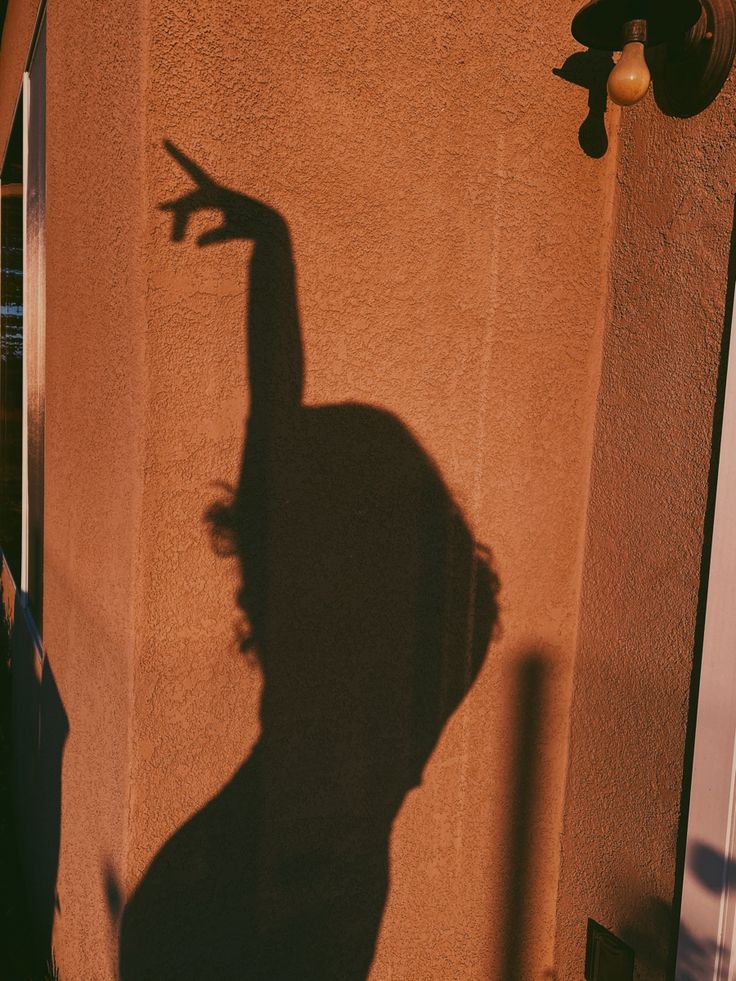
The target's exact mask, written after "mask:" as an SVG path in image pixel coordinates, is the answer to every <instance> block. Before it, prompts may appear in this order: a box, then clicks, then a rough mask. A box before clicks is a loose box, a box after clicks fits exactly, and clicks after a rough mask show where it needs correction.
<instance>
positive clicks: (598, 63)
mask: <svg viewBox="0 0 736 981" xmlns="http://www.w3.org/2000/svg"><path fill="white" fill-rule="evenodd" d="M612 68H613V58H612V57H611V53H610V51H594V50H590V51H577V52H575V54H571V55H570V57H569V58H567V59H566V60H565V63H564V65H563V66H562V67H561V68H553V69H552V73H553V75H557V76H558V77H559V78H562V79H564V80H565V81H566V82H572V84H573V85H578V86H580V87H581V88H584V89H587V90H588V115H587V116H586V117H585V119H584V120H583V122H582V123H581V125H580V129H579V131H578V141H579V143H580V148H581V150H582V151H583V152H584V153H585V154H586V155H587V156H589V157H594V158H598V157H603V156H604V155H605V153H606V151H607V150H608V135H607V133H606V126H605V122H604V118H605V114H606V108H607V93H606V84H607V81H608V76H609V75H610V74H611V69H612Z"/></svg>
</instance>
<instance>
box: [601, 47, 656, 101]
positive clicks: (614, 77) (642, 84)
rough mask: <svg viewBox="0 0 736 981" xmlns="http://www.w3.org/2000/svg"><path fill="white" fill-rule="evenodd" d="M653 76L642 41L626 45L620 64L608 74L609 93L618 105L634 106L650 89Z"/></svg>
mask: <svg viewBox="0 0 736 981" xmlns="http://www.w3.org/2000/svg"><path fill="white" fill-rule="evenodd" d="M651 80H652V76H651V75H650V74H649V68H648V67H647V63H646V60H645V58H644V45H643V44H642V43H641V41H629V43H628V44H626V45H624V50H623V54H622V55H621V58H620V59H619V61H618V64H617V65H616V67H615V68H614V69H613V71H612V72H611V74H610V75H609V76H608V94H609V96H610V97H611V101H612V102H615V103H616V105H617V106H633V105H634V103H635V102H638V101H639V100H640V99H643V98H644V96H645V95H646V94H647V92H648V91H649V83H650V82H651Z"/></svg>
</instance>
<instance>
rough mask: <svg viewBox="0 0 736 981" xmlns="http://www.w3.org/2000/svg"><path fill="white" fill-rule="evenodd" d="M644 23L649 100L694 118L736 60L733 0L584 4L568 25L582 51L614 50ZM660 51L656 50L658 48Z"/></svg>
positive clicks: (671, 112) (632, 0)
mask: <svg viewBox="0 0 736 981" xmlns="http://www.w3.org/2000/svg"><path fill="white" fill-rule="evenodd" d="M640 20H642V21H646V24H647V40H646V45H647V48H654V49H655V50H654V51H652V54H651V57H650V56H648V58H647V60H650V61H651V65H652V74H653V76H654V87H655V96H656V99H657V103H658V105H659V106H660V108H661V109H662V110H663V111H664V112H666V113H667V114H668V115H672V116H681V117H688V116H695V115H697V114H698V113H699V112H702V111H703V110H704V109H705V108H707V106H709V105H710V104H711V102H712V101H713V100H714V99H715V98H716V96H717V95H718V93H719V92H720V91H721V89H722V88H723V86H724V84H725V82H726V79H727V78H728V76H729V74H730V72H731V68H732V66H733V62H734V58H735V57H736V0H590V2H589V3H586V4H585V6H584V7H583V8H582V9H581V10H580V11H578V13H577V14H576V16H575V18H574V19H573V22H572V33H573V36H574V37H575V38H576V40H578V41H580V43H581V44H584V45H586V47H588V48H595V49H599V50H604V51H620V50H622V48H623V46H624V43H625V36H626V29H627V28H630V27H631V25H632V23H633V22H638V21H640ZM660 46H661V47H660Z"/></svg>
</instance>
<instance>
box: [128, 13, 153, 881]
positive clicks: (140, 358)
mask: <svg viewBox="0 0 736 981" xmlns="http://www.w3.org/2000/svg"><path fill="white" fill-rule="evenodd" d="M139 25H140V49H139V66H140V82H139V93H140V115H139V129H138V141H139V146H138V153H139V163H138V177H139V181H140V188H139V197H138V207H139V214H138V240H137V248H138V269H139V277H140V284H141V287H142V292H141V302H140V305H139V308H138V314H139V316H140V317H141V318H142V324H141V328H142V334H141V340H140V342H139V344H138V350H137V352H136V354H137V364H136V368H137V377H138V380H139V394H140V400H139V404H138V412H137V425H136V440H137V442H136V469H137V472H138V476H139V482H138V487H137V493H138V500H137V502H136V511H137V514H136V527H135V547H134V549H133V553H132V556H131V562H132V566H133V568H132V576H133V589H132V611H131V612H132V617H131V619H132V624H133V643H132V664H131V668H130V672H129V680H128V720H129V722H128V733H127V735H128V744H127V774H126V780H127V787H126V795H125V797H126V815H125V823H124V834H123V846H122V859H123V869H122V877H123V881H122V886H123V892H124V898H125V899H127V890H128V884H129V881H130V872H131V870H130V868H129V858H130V854H129V852H130V838H131V827H130V825H131V820H132V815H133V807H134V793H135V788H134V766H135V757H134V749H135V736H136V728H137V723H138V719H137V716H136V710H135V681H136V674H137V665H138V658H139V656H140V637H141V629H140V628H141V622H140V621H141V610H142V609H143V603H142V596H141V588H142V577H141V561H140V557H141V540H142V525H143V498H144V491H145V456H146V426H147V420H146V412H145V409H146V404H147V402H146V398H145V393H146V390H147V387H148V386H147V359H146V346H147V341H148V287H149V272H148V262H147V249H146V245H147V233H148V179H147V178H148V157H147V149H148V142H147V136H148V126H147V122H148V87H149V49H150V30H149V25H150V6H149V0H139Z"/></svg>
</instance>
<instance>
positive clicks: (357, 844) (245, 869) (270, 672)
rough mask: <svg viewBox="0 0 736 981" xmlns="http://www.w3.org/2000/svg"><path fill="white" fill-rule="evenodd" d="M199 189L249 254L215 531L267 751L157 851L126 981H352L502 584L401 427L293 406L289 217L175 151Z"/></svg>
mask: <svg viewBox="0 0 736 981" xmlns="http://www.w3.org/2000/svg"><path fill="white" fill-rule="evenodd" d="M166 146H167V149H168V151H169V153H170V154H171V155H172V156H173V157H174V159H175V160H177V161H178V162H179V164H181V166H182V167H183V168H184V169H185V170H186V172H187V173H188V174H189V175H190V176H191V177H192V178H193V180H194V182H195V185H196V187H195V188H194V189H193V190H192V191H191V193H189V194H187V195H185V196H183V197H181V198H179V199H178V200H176V201H173V202H171V203H169V204H166V205H163V207H164V208H165V209H166V210H168V211H170V212H171V213H172V215H173V231H172V238H173V240H174V241H181V240H183V238H184V236H185V234H186V229H187V225H188V222H189V219H190V217H191V216H192V215H193V214H194V213H195V212H197V211H199V210H201V209H217V210H219V211H220V212H221V213H222V223H221V224H220V225H219V226H218V227H217V228H214V229H212V230H211V231H207V232H205V233H204V234H203V235H201V236H200V237H199V239H198V244H199V245H200V246H206V245H210V244H212V243H215V242H226V241H232V240H242V241H247V242H250V243H252V251H251V253H250V259H249V279H250V289H249V305H248V311H247V354H248V372H249V387H250V412H249V417H248V422H247V431H246V437H245V444H244V451H243V456H242V468H241V474H240V479H239V482H238V485H237V487H235V488H234V489H233V490H232V492H231V493H230V494H229V495H227V496H226V498H225V499H223V500H221V501H219V502H218V503H216V504H215V505H214V506H213V507H212V508H211V510H210V512H209V514H208V520H209V523H210V525H211V529H212V532H213V535H214V541H215V544H216V547H217V548H218V549H219V550H220V551H222V552H227V553H230V554H234V555H236V556H237V558H238V560H239V565H240V571H241V577H242V582H241V587H240V591H239V593H238V605H239V607H240V608H241V610H242V613H243V615H244V623H245V624H246V625H247V626H245V628H244V631H243V637H242V647H243V649H244V650H251V651H252V652H253V653H254V655H255V656H256V657H257V658H258V660H259V662H260V664H261V667H262V671H263V676H264V688H263V695H262V703H261V725H262V734H261V737H260V740H259V742H258V744H257V746H256V747H255V749H254V750H253V752H252V754H251V755H250V757H249V758H248V759H247V760H246V761H245V762H244V764H243V765H242V766H241V767H240V769H239V770H238V771H237V772H236V774H235V775H234V777H233V778H232V780H231V781H230V782H229V783H228V784H227V785H226V786H225V787H224V788H223V789H222V790H221V791H220V792H219V793H218V794H217V795H216V796H215V797H214V798H213V799H212V800H211V801H209V803H207V804H206V805H205V806H204V807H203V808H202V809H201V810H200V811H199V812H198V813H196V814H195V815H194V816H193V817H192V818H191V819H190V820H189V821H188V822H187V823H186V824H185V825H184V826H183V827H181V828H180V829H179V830H178V831H177V832H176V833H175V834H174V835H173V836H172V838H170V839H169V841H168V842H167V843H166V844H165V845H164V846H163V848H162V849H161V851H160V852H159V853H158V855H157V856H156V857H155V858H154V860H153V862H152V863H151V865H150V867H149V868H148V870H147V872H146V873H145V875H144V877H143V879H142V881H141V883H140V885H139V886H138V888H137V890H136V891H135V893H134V894H133V895H132V897H131V898H130V900H129V902H128V904H127V907H126V909H125V912H124V916H123V922H122V929H121V946H120V974H121V978H122V981H147V979H150V981H165V979H172V981H173V979H176V981H190V979H191V981H194V979H195V978H196V979H198V981H201V979H204V978H208V979H209V978H213V979H214V978H217V979H219V981H228V979H235V978H237V979H252V981H256V979H257V981H267V979H268V981H286V979H299V981H318V979H319V981H363V979H365V978H366V977H367V975H368V972H369V970H370V965H371V962H372V959H373V954H374V948H375V943H376V938H377V935H378V930H379V926H380V922H381V916H382V913H383V910H384V906H385V902H386V896H387V890H388V886H389V861H388V855H389V836H390V832H391V827H392V823H393V820H394V818H395V817H396V814H397V812H398V810H399V808H400V806H401V803H402V801H403V800H404V798H405V796H406V794H407V793H408V792H409V791H410V790H411V789H412V788H413V787H416V786H417V785H418V784H419V783H420V782H421V777H422V770H423V768H424V766H425V764H426V763H427V761H428V759H429V757H430V755H431V753H432V751H433V749H434V747H435V745H436V743H437V740H438V738H439V736H440V733H441V732H442V729H443V727H444V725H445V723H446V722H447V720H448V719H449V717H450V716H451V715H452V713H453V712H454V711H455V709H456V708H457V707H458V705H459V704H460V702H461V700H462V699H463V697H464V696H465V694H466V693H467V691H468V690H469V688H470V686H471V685H472V683H473V681H474V679H475V677H476V676H477V674H478V671H479V670H480V668H481V665H482V664H483V661H484V658H485V655H486V650H487V647H488V643H489V640H490V637H491V634H492V630H493V627H494V624H495V622H496V618H497V605H496V594H497V581H496V578H495V575H494V573H493V571H492V569H491V566H490V562H489V556H488V554H487V552H485V551H484V550H483V549H482V548H481V547H480V546H479V545H478V544H477V543H476V542H475V541H474V539H473V536H472V534H471V532H470V530H469V528H468V525H467V523H466V521H465V520H464V518H463V515H462V514H461V512H460V509H459V508H458V506H457V505H456V504H455V503H454V502H453V500H452V497H451V495H450V493H449V491H448V490H447V488H446V487H445V485H444V483H443V481H442V478H441V476H440V474H439V473H438V471H437V469H436V468H435V466H434V465H433V463H432V462H431V460H430V459H429V458H428V456H427V455H426V453H425V452H424V451H423V450H422V448H421V447H420V446H419V444H418V442H417V441H416V439H415V438H414V437H413V436H412V435H411V433H410V432H409V431H408V429H407V428H406V427H405V426H404V425H403V424H402V423H401V421H400V420H399V419H397V418H396V417H395V416H393V415H391V414H390V413H389V412H386V411H382V410H379V409H377V408H374V407H372V406H368V405H361V404H356V403H344V404H333V405H319V406H306V405H304V404H303V403H302V388H303V373H304V368H303V353H302V344H301V338H300V326H299V317H298V311H297V297H296V288H295V269H294V260H293V254H292V248H291V242H290V235H289V229H288V226H287V224H286V221H285V220H284V219H283V217H282V216H281V215H279V214H278V213H277V212H276V211H274V210H273V209H271V208H269V207H268V206H267V205H265V204H263V203H261V202H259V201H256V200H254V199H253V198H250V197H247V196H246V195H244V194H240V193H237V192H235V191H232V190H229V189H228V188H225V187H222V186H220V185H218V184H216V183H215V182H214V181H213V180H212V179H211V178H210V177H208V176H207V175H206V174H205V173H204V172H203V171H202V170H201V169H200V168H199V167H198V166H197V165H196V164H194V163H193V162H192V161H191V160H189V159H188V158H187V157H186V156H185V155H184V154H183V153H182V152H181V151H179V150H178V149H176V148H175V147H174V146H173V145H171V144H169V143H167V144H166Z"/></svg>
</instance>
